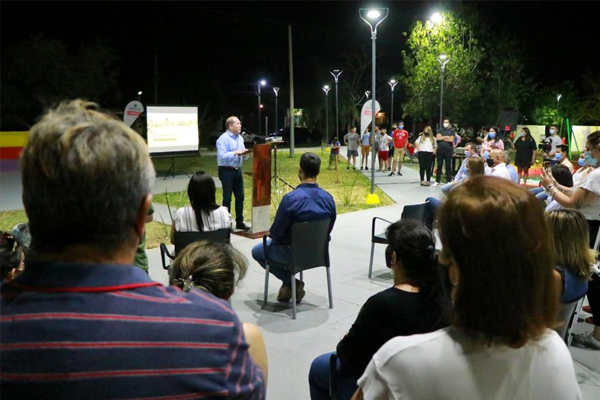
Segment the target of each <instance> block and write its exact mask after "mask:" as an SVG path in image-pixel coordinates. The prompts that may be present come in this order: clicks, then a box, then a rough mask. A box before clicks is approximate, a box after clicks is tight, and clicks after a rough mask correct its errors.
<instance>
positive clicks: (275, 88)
mask: <svg viewBox="0 0 600 400" xmlns="http://www.w3.org/2000/svg"><path fill="white" fill-rule="evenodd" d="M273 92H275V136H277V133H278V132H277V112H278V111H279V109H278V108H277V98H278V97H279V96H278V94H279V88H278V87H277V86H274V87H273ZM268 134H269V132H267V135H268Z"/></svg>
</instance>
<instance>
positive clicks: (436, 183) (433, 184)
mask: <svg viewBox="0 0 600 400" xmlns="http://www.w3.org/2000/svg"><path fill="white" fill-rule="evenodd" d="M439 184H440V183H439V182H433V183H432V184H431V186H433V187H436V186H437V185H439Z"/></svg>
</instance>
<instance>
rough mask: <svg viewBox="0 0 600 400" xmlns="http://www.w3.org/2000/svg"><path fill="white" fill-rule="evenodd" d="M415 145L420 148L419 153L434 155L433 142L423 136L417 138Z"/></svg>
mask: <svg viewBox="0 0 600 400" xmlns="http://www.w3.org/2000/svg"><path fill="white" fill-rule="evenodd" d="M415 144H416V145H417V146H419V151H422V152H425V153H433V146H434V144H433V140H431V139H425V138H424V136H423V135H421V136H419V137H418V138H417V140H415Z"/></svg>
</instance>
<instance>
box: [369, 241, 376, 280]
mask: <svg viewBox="0 0 600 400" xmlns="http://www.w3.org/2000/svg"><path fill="white" fill-rule="evenodd" d="M373 255H375V243H374V242H371V259H370V260H369V279H371V275H373Z"/></svg>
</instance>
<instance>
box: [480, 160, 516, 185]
mask: <svg viewBox="0 0 600 400" xmlns="http://www.w3.org/2000/svg"><path fill="white" fill-rule="evenodd" d="M485 174H486V175H488V176H497V177H498V178H504V179H508V180H509V181H512V179H511V177H510V172H508V169H507V168H506V164H504V163H500V164H498V165H496V166H495V167H492V168H490V167H487V166H486V168H485Z"/></svg>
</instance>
